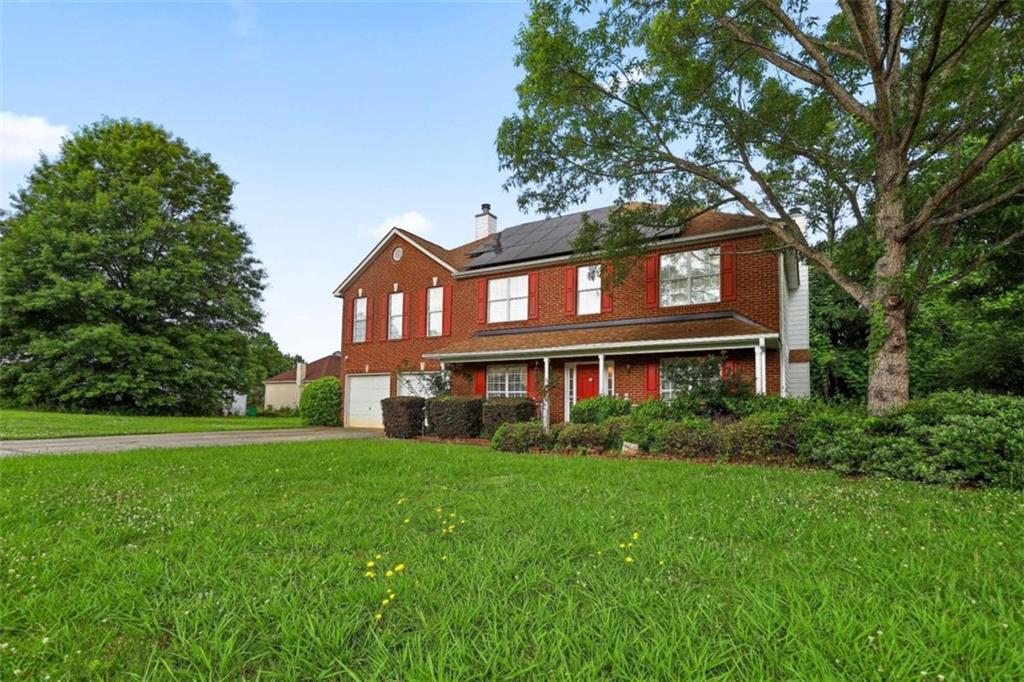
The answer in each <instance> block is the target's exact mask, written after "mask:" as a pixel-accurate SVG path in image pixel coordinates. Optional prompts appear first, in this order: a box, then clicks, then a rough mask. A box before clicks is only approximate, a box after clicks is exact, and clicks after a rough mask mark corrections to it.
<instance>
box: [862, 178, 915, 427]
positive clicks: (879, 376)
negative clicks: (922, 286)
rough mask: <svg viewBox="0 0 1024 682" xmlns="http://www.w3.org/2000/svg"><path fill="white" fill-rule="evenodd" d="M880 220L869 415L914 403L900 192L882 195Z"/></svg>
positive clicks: (872, 314)
mask: <svg viewBox="0 0 1024 682" xmlns="http://www.w3.org/2000/svg"><path fill="white" fill-rule="evenodd" d="M881 167H882V164H880V169H881ZM875 217H876V220H877V221H878V224H877V234H878V236H879V238H880V239H881V240H882V243H883V247H884V251H883V253H882V256H881V257H880V258H879V259H878V260H877V261H876V262H875V287H874V296H873V298H874V300H875V309H874V310H872V311H871V336H870V350H871V361H870V366H869V368H868V412H870V413H871V414H874V415H879V414H886V413H888V412H892V411H893V410H895V409H897V408H899V407H902V406H903V405H905V404H906V403H907V401H908V400H909V399H910V362H909V358H908V357H907V322H908V318H909V309H908V301H907V297H906V290H905V276H906V272H907V245H906V244H905V243H903V242H902V241H901V240H899V239H898V238H897V237H896V234H897V231H898V229H899V228H900V227H902V225H903V200H902V198H901V197H900V196H899V193H898V192H897V191H891V190H890V191H882V192H880V193H879V197H878V203H877V205H876V213H875Z"/></svg>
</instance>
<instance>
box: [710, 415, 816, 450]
mask: <svg viewBox="0 0 1024 682" xmlns="http://www.w3.org/2000/svg"><path fill="white" fill-rule="evenodd" d="M801 420H802V415H800V414H798V413H793V414H789V413H785V412H762V413H758V414H752V415H750V416H749V417H745V418H743V419H740V420H737V421H732V422H725V423H721V424H718V425H716V433H715V441H716V451H717V452H716V454H717V455H718V457H719V458H721V459H727V460H736V461H751V462H769V461H775V460H779V459H782V458H788V457H792V456H794V455H796V452H797V448H798V446H799V431H798V427H799V423H800V421H801Z"/></svg>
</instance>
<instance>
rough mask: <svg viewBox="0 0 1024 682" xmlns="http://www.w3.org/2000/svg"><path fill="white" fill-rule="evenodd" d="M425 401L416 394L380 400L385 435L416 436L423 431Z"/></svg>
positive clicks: (395, 436)
mask: <svg viewBox="0 0 1024 682" xmlns="http://www.w3.org/2000/svg"><path fill="white" fill-rule="evenodd" d="M425 402H426V401H424V400H423V398H419V397H416V396H398V397H395V398H385V399H384V400H382V401H380V405H381V409H382V411H383V416H384V435H386V436H387V437H388V438H415V437H416V436H418V435H420V434H421V433H423V406H424V403H425Z"/></svg>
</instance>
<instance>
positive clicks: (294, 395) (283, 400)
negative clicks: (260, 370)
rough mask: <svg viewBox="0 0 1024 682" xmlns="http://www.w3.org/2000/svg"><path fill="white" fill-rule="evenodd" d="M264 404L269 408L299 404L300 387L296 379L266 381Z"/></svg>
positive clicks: (296, 405) (264, 385)
mask: <svg viewBox="0 0 1024 682" xmlns="http://www.w3.org/2000/svg"><path fill="white" fill-rule="evenodd" d="M263 387H264V394H263V405H264V407H266V408H268V409H280V408H282V407H298V406H299V389H298V387H297V386H296V385H295V382H294V381H283V382H280V383H272V384H271V383H264V384H263Z"/></svg>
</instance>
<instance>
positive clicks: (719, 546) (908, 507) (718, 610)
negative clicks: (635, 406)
mask: <svg viewBox="0 0 1024 682" xmlns="http://www.w3.org/2000/svg"><path fill="white" fill-rule="evenodd" d="M0 482H2V487H3V494H2V495H0V537H2V541H0V580H2V581H3V593H4V596H3V598H2V600H0V647H3V648H4V649H3V650H2V651H0V678H3V679H13V677H12V675H13V673H14V670H15V669H19V670H21V671H22V673H21V675H22V676H23V677H25V678H32V679H40V678H42V677H43V676H44V675H46V674H49V675H51V676H52V677H53V679H62V678H83V677H92V678H108V679H109V678H115V677H117V678H119V677H127V676H129V675H136V676H139V677H142V678H167V677H177V678H180V679H197V678H202V679H238V678H241V677H247V678H250V679H252V678H256V677H259V678H261V679H313V678H316V677H324V678H331V679H341V678H351V679H417V680H421V679H438V680H439V679H457V678H459V679H464V678H476V679H507V678H532V679H552V678H554V679H565V678H593V677H616V678H625V679H703V678H720V679H742V680H748V679H804V680H826V679H856V680H871V679H903V680H907V679H913V680H925V679H926V680H937V679H939V678H938V677H937V676H938V675H943V676H945V679H946V680H956V679H977V680H995V679H1006V680H1009V679H1024V647H1022V646H1021V642H1022V641H1024V571H1022V567H1024V530H1022V529H1024V496H1022V495H1021V494H1015V493H1010V492H1007V491H956V490H950V489H944V488H937V487H925V486H920V485H916V484H909V483H896V482H887V481H881V480H849V479H841V478H837V477H836V476H834V475H832V474H829V473H824V472H813V471H797V470H789V469H772V468H758V467H742V466H726V465H720V466H714V465H701V464H691V463H685V462H664V461H637V460H601V459H588V458H583V457H579V458H566V457H556V456H533V455H530V456H520V455H503V454H497V453H493V452H490V451H488V450H485V449H480V448H473V447H469V446H445V445H434V444H426V443H403V442H395V441H384V440H381V441H340V442H322V443H312V444H301V445H300V444H285V445H267V446H254V447H233V448H210V449H190V450H164V451H148V452H147V451H143V452H135V453H124V454H115V455H86V456H62V457H31V458H13V459H5V460H0ZM449 526H450V527H452V529H453V532H451V533H447V532H443V530H442V529H444V530H447V529H448V527H449ZM633 533H636V534H637V539H636V540H635V541H634V540H633ZM628 543H632V546H626V547H624V548H623V547H620V544H627V545H628ZM377 555H380V558H375V557H376V556H377ZM627 556H629V557H632V558H633V561H632V562H627V561H626V557H627ZM371 560H372V561H375V565H374V566H373V567H372V569H370V571H371V572H372V573H373V574H374V575H373V576H372V577H366V576H365V575H364V574H365V573H366V571H367V567H366V562H367V561H371ZM398 564H404V565H405V567H406V568H405V570H403V571H400V572H398V573H397V574H395V575H394V576H392V577H384V576H383V575H382V573H383V572H384V571H386V570H397V568H396V566H397V565H398ZM389 591H393V592H394V595H395V596H394V598H393V599H392V600H391V602H390V603H389V604H387V605H386V606H382V605H381V602H382V600H383V599H385V598H387V595H388V594H389ZM376 613H381V618H380V620H379V621H378V620H376V619H375V614H376Z"/></svg>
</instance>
